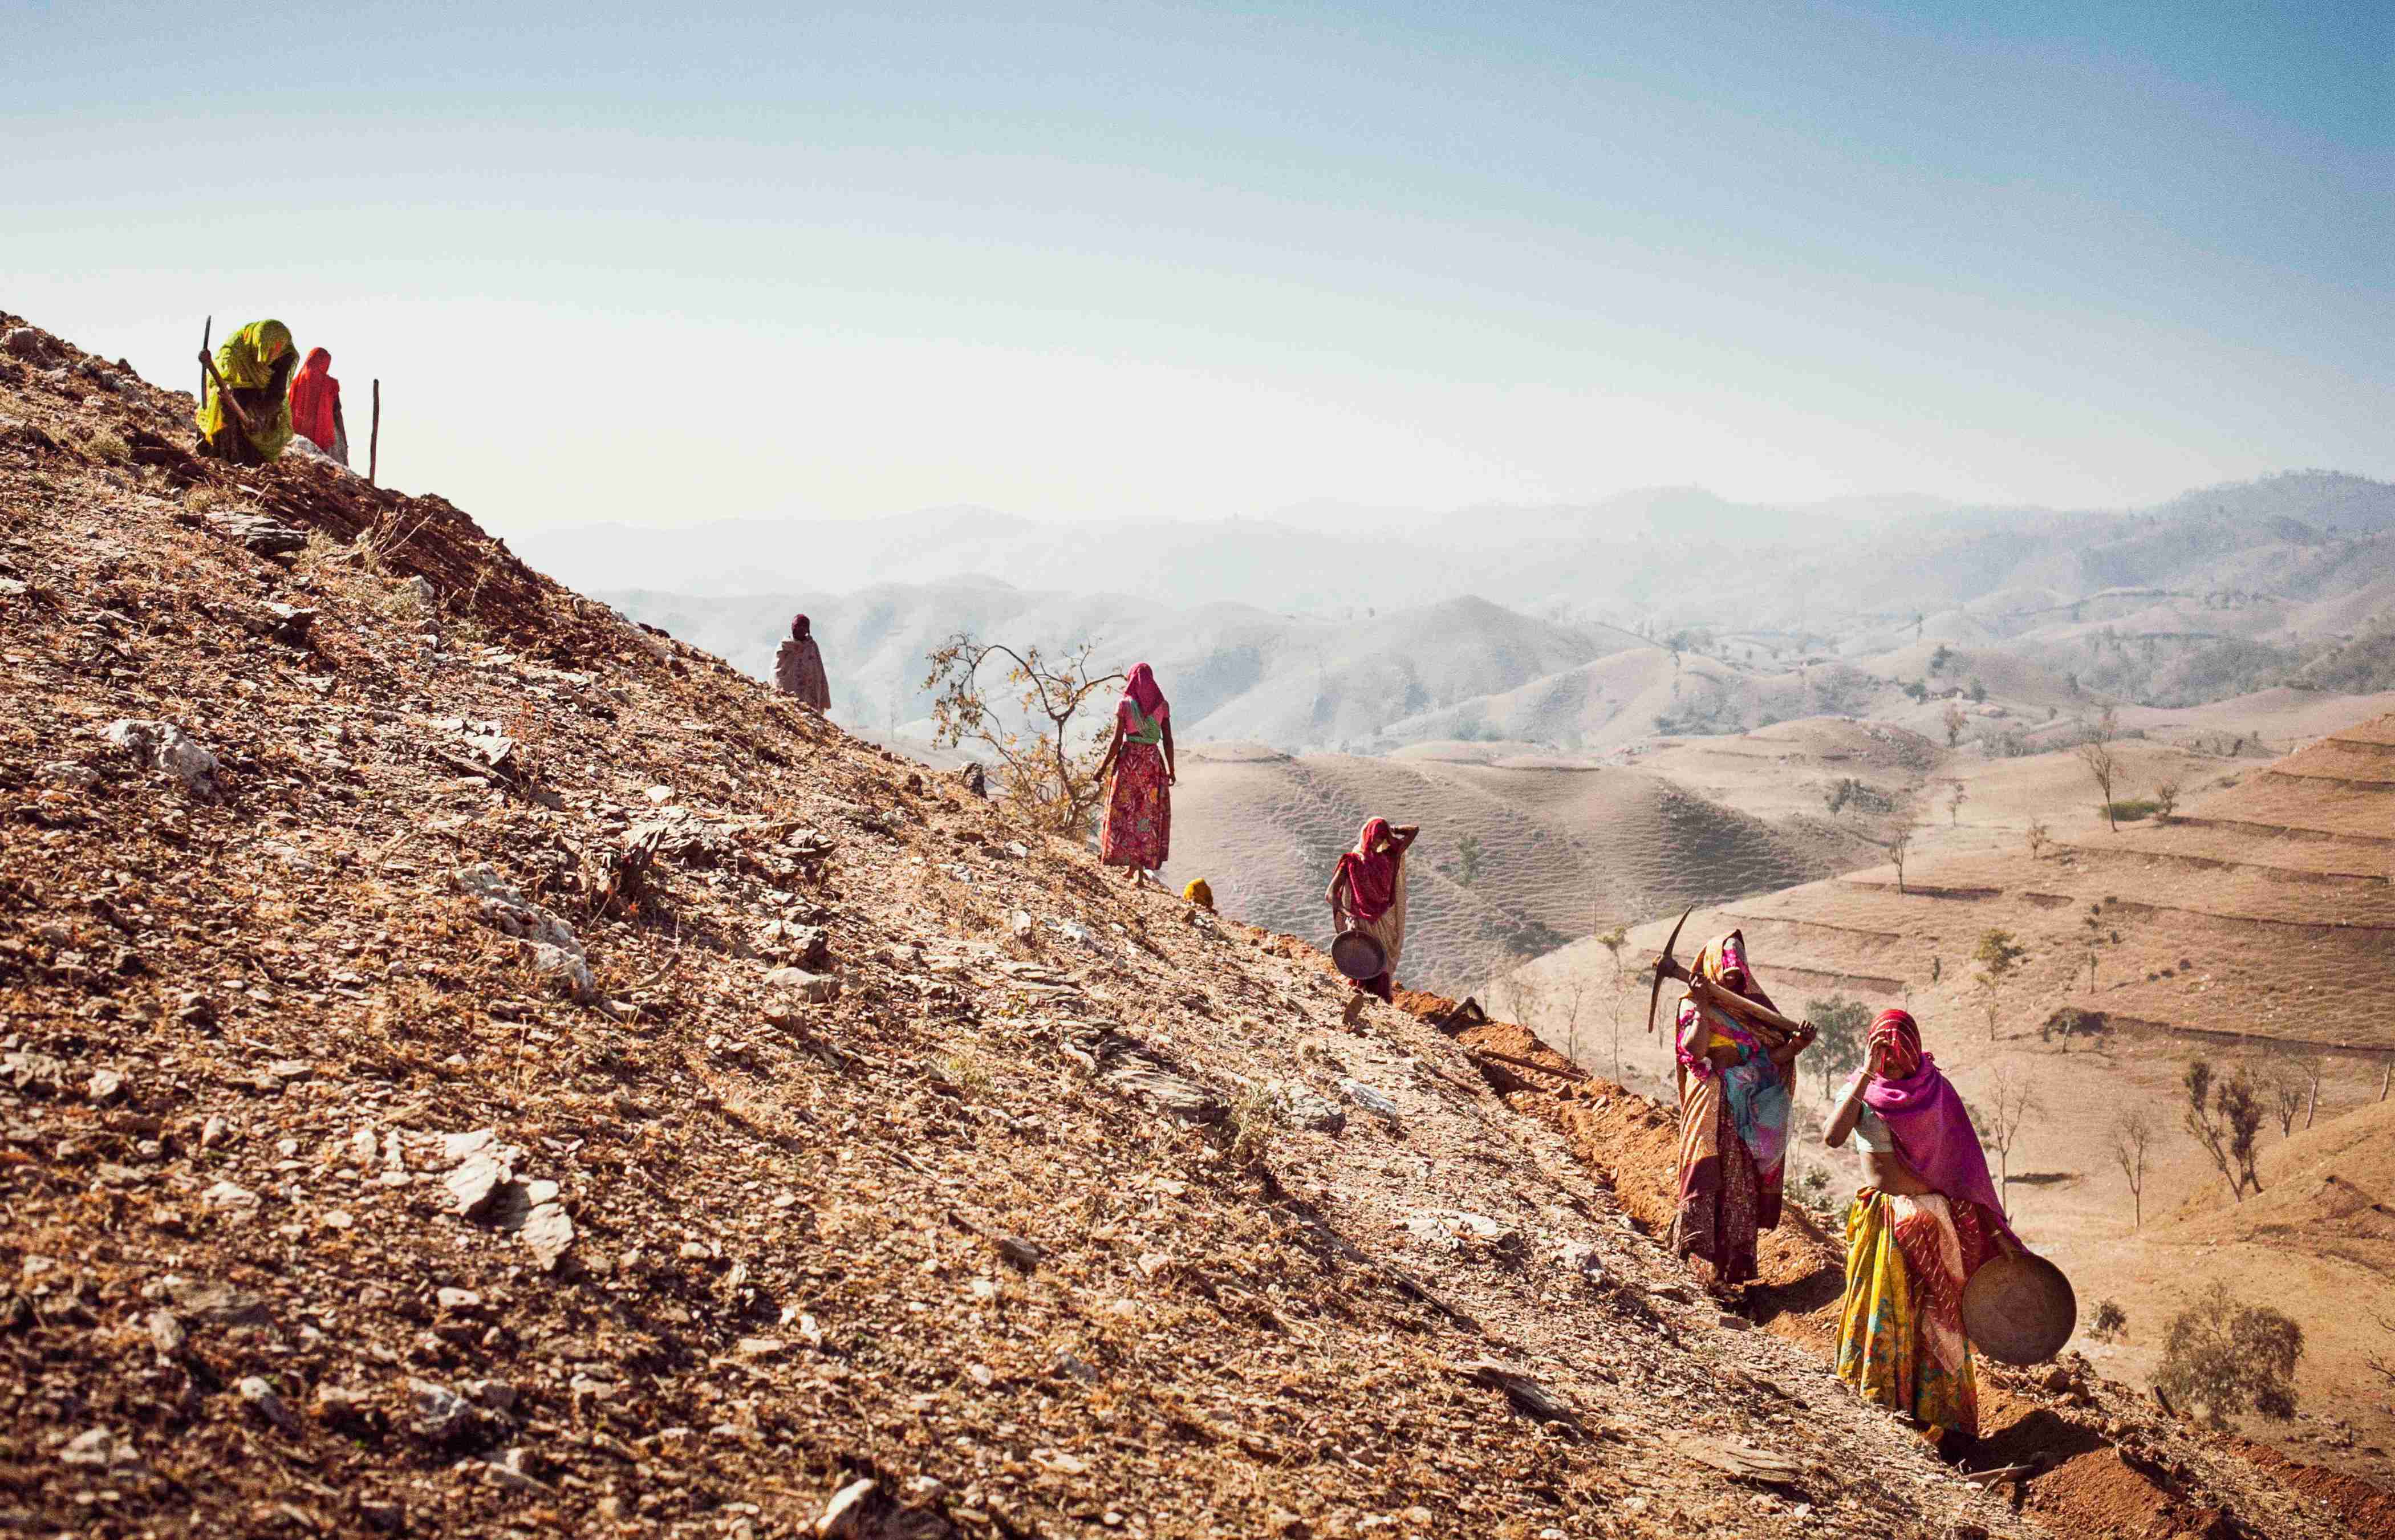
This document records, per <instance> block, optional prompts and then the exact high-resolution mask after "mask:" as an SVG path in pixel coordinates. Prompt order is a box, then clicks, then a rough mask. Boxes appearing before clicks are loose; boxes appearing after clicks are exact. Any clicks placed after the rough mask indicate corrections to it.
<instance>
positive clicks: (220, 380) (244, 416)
mask: <svg viewBox="0 0 2395 1540" xmlns="http://www.w3.org/2000/svg"><path fill="white" fill-rule="evenodd" d="M200 367H202V368H204V369H205V370H206V371H207V372H208V378H210V379H212V380H214V381H216V382H217V400H218V401H222V402H223V403H224V409H225V410H226V411H228V412H230V413H232V420H233V426H235V427H236V428H240V429H241V431H242V436H243V437H244V438H247V437H248V436H249V431H250V428H249V414H248V413H246V412H244V411H243V410H242V409H241V402H239V401H235V400H233V395H232V390H231V389H230V388H227V387H226V385H225V382H224V376H223V375H219V374H218V373H217V361H216V360H214V359H212V358H210V357H208V355H207V354H206V353H205V352H202V353H201V354H200Z"/></svg>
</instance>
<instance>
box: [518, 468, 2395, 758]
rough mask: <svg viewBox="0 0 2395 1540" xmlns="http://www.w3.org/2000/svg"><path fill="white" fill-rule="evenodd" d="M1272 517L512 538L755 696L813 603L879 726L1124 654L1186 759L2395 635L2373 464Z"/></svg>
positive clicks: (2201, 658) (2056, 678)
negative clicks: (2178, 483) (1792, 504)
mask: <svg viewBox="0 0 2395 1540" xmlns="http://www.w3.org/2000/svg"><path fill="white" fill-rule="evenodd" d="M1285 517H1286V518H1287V519H1288V520H1290V522H1278V523H1267V522H1264V521H1260V520H1220V521H1216V522H1212V523H1188V522H1184V523H1137V522H1133V521H1130V520H1122V521H1116V522H1111V523H1103V524H1078V525H1062V524H1040V523H1036V522H1034V521H1031V520H1023V519H1015V518H1009V517H1007V516H1004V515H999V514H994V513H990V512H987V511H986V510H980V509H957V508H950V509H935V510H929V511H926V512H923V513H919V514H910V515H906V516H904V517H901V518H897V519H892V520H877V521H870V522H861V523H858V522H849V523H837V522H816V523H775V522H772V521H764V520H746V521H738V522H726V523H720V524H713V525H703V526H698V527H695V528H693V529H686V530H681V531H671V532H656V531H641V530H631V529H626V528H623V527H610V528H604V529H593V530H585V531H578V532H569V533H564V534H552V535H548V536H540V537H535V538H530V539H527V540H526V541H524V542H523V545H524V546H525V547H526V550H527V554H529V555H531V556H532V557H533V558H534V559H536V560H541V561H544V562H546V563H547V564H549V565H550V566H552V567H553V568H554V569H555V570H556V571H557V572H558V573H560V575H562V576H563V577H566V578H567V579H569V580H570V581H575V582H577V583H580V584H583V585H585V586H596V587H598V588H600V589H601V591H602V592H605V593H607V594H608V597H609V598H610V599H611V601H612V602H615V603H616V604H617V605H619V606H620V607H621V608H623V609H624V610H625V611H626V612H628V613H629V614H632V615H633V616H635V617H636V618H638V619H642V620H644V621H647V622H649V623H650V624H652V625H660V626H663V627H665V628H666V629H668V630H670V631H673V632H674V633H676V634H677V635H679V636H681V637H683V638H685V639H687V640H690V641H692V642H695V643H697V644H698V645H701V646H705V647H708V648H709V649H710V650H713V651H716V652H721V653H722V654H723V655H724V656H726V657H729V658H731V659H732V660H733V661H734V662H735V663H737V664H739V665H741V666H743V667H746V668H748V669H751V670H753V671H756V672H759V673H762V672H764V670H765V668H766V666H767V665H768V663H769V661H770V659H771V657H772V653H773V648H774V643H775V641H776V640H777V639H778V638H779V637H780V636H781V635H782V634H783V631H784V629H785V627H786V625H787V617H788V615H789V613H790V612H791V611H793V610H800V609H803V610H806V611H807V612H810V613H812V614H813V615H814V617H815V620H816V629H817V632H818V634H819V635H821V636H822V637H823V638H824V643H825V649H826V653H827V659H828V661H829V664H830V667H831V671H832V679H833V690H834V694H835V697H836V700H835V706H834V715H835V716H836V717H840V719H842V720H845V721H847V722H849V723H851V724H852V725H853V726H855V727H858V728H860V729H867V730H871V731H880V732H885V733H887V732H900V733H904V732H906V731H908V728H909V724H919V723H920V719H921V718H922V717H923V716H924V714H925V712H926V710H927V709H928V699H927V698H926V697H925V696H924V695H923V694H922V693H921V691H920V683H921V679H922V675H923V666H924V665H923V657H924V654H925V653H927V652H930V651H931V650H932V648H933V647H934V646H936V645H937V644H938V643H939V641H940V640H942V639H943V638H946V636H948V635H949V634H951V633H953V632H954V631H957V630H959V629H966V630H972V631H973V632H975V633H977V634H980V635H984V636H991V637H1003V638H1008V639H1011V640H1016V641H1021V642H1037V643H1039V644H1041V645H1043V646H1054V645H1056V644H1059V643H1063V642H1069V641H1072V640H1076V639H1081V638H1091V639H1094V640H1096V641H1098V642H1099V643H1100V654H1101V660H1102V661H1103V662H1104V663H1105V665H1106V666H1109V667H1113V666H1119V665H1126V664H1129V663H1131V662H1132V661H1136V660H1138V659H1141V658H1145V659H1146V660H1147V661H1149V662H1151V663H1153V664H1155V665H1156V666H1157V668H1158V673H1159V675H1160V676H1161V677H1162V678H1164V679H1165V681H1166V688H1167V689H1168V691H1171V693H1172V695H1173V698H1174V701H1175V703H1176V710H1177V711H1178V712H1179V717H1178V721H1179V726H1180V731H1181V732H1182V734H1183V735H1184V737H1185V738H1187V739H1189V740H1191V741H1196V740H1198V739H1199V738H1222V739H1243V740H1253V741H1256V742H1259V743H1264V744H1271V745H1273V746H1274V747H1276V748H1278V749H1281V750H1284V751H1292V752H1303V751H1311V750H1317V749H1338V750H1344V751H1350V752H1359V753H1381V752H1386V751H1387V750H1389V749H1391V748H1393V747H1396V746H1398V745H1401V744H1408V743H1420V742H1430V741H1438V740H1446V739H1506V740H1515V741H1522V742H1528V743H1535V744H1545V745H1549V746H1551V747H1553V748H1555V749H1557V750H1560V751H1568V752H1580V753H1602V752H1607V751H1609V750H1613V749H1617V748H1621V747H1623V746H1626V745H1630V744H1636V743H1638V742H1640V741H1642V740H1644V739H1646V738H1647V737H1650V736H1653V735H1655V734H1656V733H1658V732H1667V733H1668V732H1682V733H1709V732H1732V731H1746V730H1750V729H1753V728H1755V727H1759V726H1763V725H1766V724H1768V723H1771V722H1774V721H1783V720H1788V719H1792V718H1796V717H1812V716H1821V715H1847V716H1860V715H1868V716H1872V717H1884V718H1887V719H1891V720H1898V721H1902V722H1905V723H1906V724H1907V725H1911V726H1915V727H1917V728H1920V729H1922V730H1924V731H1936V729H1935V725H1934V724H1935V720H1936V717H1937V715H1938V712H1937V710H1936V709H1935V708H1933V709H1931V710H1929V711H1928V712H1927V713H1926V714H1924V712H1923V710H1922V704H1921V702H1920V701H1919V699H1918V696H1919V693H1920V692H1921V691H1930V692H1932V693H1943V692H1945V691H1950V690H1953V689H1972V690H1973V691H1974V693H1975V694H1984V695H1985V696H1986V697H1988V698H1989V699H1990V700H1991V702H1992V703H1993V704H1995V705H1996V706H1997V707H1998V708H2001V709H2005V710H2009V711H2011V712H2014V713H2017V714H2019V715H2022V716H2026V717H2030V718H2031V719H2033V720H2038V721H2042V720H2044V718H2045V717H2046V716H2047V715H2048V714H2054V713H2058V714H2062V715H2070V714H2072V713H2075V712H2079V711H2084V710H2086V709H2091V708H2092V706H2093V704H2095V703H2096V702H2097V700H2099V699H2120V700H2125V701H2135V702H2143V703H2148V704H2160V705H2188V704H2200V703H2202V702H2204V701H2210V700H2217V699H2221V698H2225V697H2227V696H2230V695H2233V694H2238V693H2243V692H2246V691H2254V690H2257V689H2262V688H2267V687H2269V686H2272V685H2275V684H2278V683H2282V682H2306V683H2312V682H2317V683H2320V684H2323V685H2324V684H2326V683H2327V682H2328V681H2329V680H2330V679H2335V680H2337V681H2340V682H2341V683H2347V682H2348V681H2358V682H2353V683H2347V687H2348V688H2362V689H2368V688H2379V687H2381V686H2383V685H2384V684H2386V683H2388V682H2389V681H2388V679H2387V678H2384V675H2385V672H2386V669H2387V667H2388V661H2387V657H2386V654H2387V652H2388V649H2387V647H2386V645H2385V644H2384V642H2383V641H2378V642H2375V643H2373V642H2371V641H2368V640H2362V641H2357V638H2375V637H2377V636H2380V635H2382V634H2383V632H2384V630H2385V628H2386V625H2387V617H2388V616H2389V615H2390V614H2395V486H2389V485H2388V484H2386V483H2382V482H2376V481H2371V480H2364V479H2362V478H2360V477H2353V476H2343V475H2337V474H2333V473H2328V472H2302V473H2293V474H2289V475H2284V476H2279V477H2272V478H2269V479H2266V480H2260V481H2256V482H2250V483H2243V484H2241V485H2236V486H2227V487H2217V488H2212V489H2208V490H2205V491H2202V492H2195V493H2190V494H2186V495H2184V496H2181V497H2178V498H2176V499H2173V500H2172V501H2171V502H2169V503H2166V504H2163V505H2161V506H2159V507H2154V508H2150V509H2144V510H2139V511H2136V512H2128V513H2071V512H2056V511H2053V510H2046V509H1990V508H1971V507H1952V506H1946V505H1938V504H1936V503H1934V502H1933V501H1931V500H1929V499H1918V498H1895V499H1882V500H1870V499H1856V500H1851V501H1849V502H1847V503H1845V504H1840V505H1836V506H1833V507H1824V508H1817V509H1812V510H1805V511H1802V512H1801V513H1792V512H1791V510H1788V509H1779V508H1770V507H1760V506H1754V505H1741V504H1732V503H1728V502H1726V501H1724V500H1722V499H1720V498H1717V497H1714V496H1713V495H1712V494H1706V493H1703V492H1701V491H1698V490H1695V489H1664V490H1661V491H1654V492H1648V493H1642V494H1631V495H1628V496H1625V497H1622V498H1617V499H1614V500H1612V501H1611V502H1609V503H1607V504H1603V505H1598V506H1594V507H1562V508H1530V509H1523V508H1489V509H1479V510H1471V511H1469V512H1465V513H1459V514H1454V515H1448V516H1442V517H1438V518H1422V517H1415V518H1412V519H1406V518H1404V517H1403V516H1398V515H1394V514H1390V513H1388V512H1386V511H1385V510H1373V509H1351V508H1342V507H1335V506H1320V505H1316V506H1309V507H1303V508H1296V509H1291V510H1288V512H1287V514H1286V516H1285ZM1373 531H1380V532H1381V533H1377V534H1375V533H1371V532H1373ZM628 575H629V576H636V577H637V578H638V581H637V582H634V583H624V582H617V583H615V584H614V586H612V587H611V586H610V583H609V579H610V578H611V577H613V578H616V579H621V578H623V577H625V576H628ZM734 586H736V587H738V588H740V589H742V590H744V591H741V592H722V590H724V589H726V588H730V587H734ZM710 589H713V590H716V591H718V592H720V593H721V597H706V596H707V593H708V590H710ZM1634 632H1645V633H1647V634H1648V635H1650V636H1652V637H1655V638H1668V639H1669V640H1671V641H1672V642H1673V644H1674V645H1673V646H1671V647H1663V646H1658V645H1656V644H1655V643H1654V642H1652V641H1642V640H1641V638H1639V637H1638V636H1637V635H1634ZM2339 649H2346V651H2345V652H2343V654H2342V655H2341V656H2340V657H2339V658H2338V659H2337V660H2336V661H2335V662H2334V663H2327V662H2323V661H2322V660H2323V659H2325V658H2326V656H2327V655H2328V654H2329V653H2331V652H2336V651H2337V650H2339ZM1907 686H1910V687H1912V694H1910V695H1908V694H1907V693H1904V692H1903V691H1904V688H1905V687H1907Z"/></svg>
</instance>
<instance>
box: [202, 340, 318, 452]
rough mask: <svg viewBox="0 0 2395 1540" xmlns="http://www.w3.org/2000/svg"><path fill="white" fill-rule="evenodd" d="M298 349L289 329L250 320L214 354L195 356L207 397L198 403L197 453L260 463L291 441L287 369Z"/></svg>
mask: <svg viewBox="0 0 2395 1540" xmlns="http://www.w3.org/2000/svg"><path fill="white" fill-rule="evenodd" d="M200 363H201V365H202V367H204V368H205V370H206V371H207V376H208V391H207V399H206V400H205V401H201V402H200V410H199V414H198V415H199V422H200V453H201V454H205V455H206V456H208V457H209V458H211V459H217V460H230V461H232V463H233V464H234V465H237V466H262V465H269V464H271V463H272V462H273V461H274V460H276V459H278V458H279V457H281V455H282V454H283V451H284V448H285V447H286V446H288V445H289V444H290V442H291V397H290V389H291V370H292V367H293V366H294V365H295V364H297V363H298V350H297V349H294V348H293V347H292V345H291V328H289V327H288V326H285V325H284V324H283V322H279V321H253V322H250V323H249V324H248V325H246V326H244V327H243V328H242V329H241V330H240V331H238V332H235V333H233V335H232V336H229V337H227V338H225V340H224V346H223V347H221V348H218V349H217V351H216V356H215V357H214V358H210V357H209V356H208V355H207V354H205V353H202V354H201V355H200Z"/></svg>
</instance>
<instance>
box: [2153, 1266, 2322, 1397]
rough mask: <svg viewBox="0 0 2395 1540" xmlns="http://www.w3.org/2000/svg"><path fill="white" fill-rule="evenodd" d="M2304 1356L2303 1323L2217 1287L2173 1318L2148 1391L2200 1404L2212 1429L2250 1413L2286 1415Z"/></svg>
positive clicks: (2214, 1285)
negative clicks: (2157, 1373) (2156, 1373)
mask: <svg viewBox="0 0 2395 1540" xmlns="http://www.w3.org/2000/svg"><path fill="white" fill-rule="evenodd" d="M2303 1356H2304V1329H2303V1328H2302V1327H2301V1326H2298V1325H2296V1323H2295V1322H2294V1321H2292V1320H2290V1319H2289V1318H2287V1317H2286V1316H2284V1315H2282V1314H2281V1313H2279V1312H2278V1311H2277V1310H2271V1309H2269V1308H2268V1307H2267V1306H2261V1305H2248V1304H2245V1303H2244V1302H2243V1301H2242V1300H2240V1299H2239V1298H2238V1297H2237V1296H2235V1295H2233V1294H2231V1293H2230V1292H2229V1285H2228V1284H2226V1283H2214V1284H2213V1285H2212V1287H2210V1288H2209V1289H2206V1290H2205V1291H2204V1292H2203V1294H2202V1295H2200V1296H2197V1298H2196V1301H2195V1303H2194V1304H2192V1305H2190V1306H2189V1307H2188V1308H2187V1309H2185V1310H2181V1311H2179V1312H2178V1314H2177V1315H2175V1316H2173V1317H2172V1318H2171V1323H2170V1329H2169V1331H2168V1333H2167V1334H2166V1335H2165V1336H2164V1337H2163V1367H2162V1373H2160V1374H2159V1375H2155V1376H2154V1387H2155V1389H2159V1390H2161V1391H2162V1392H2163V1394H2164V1395H2166V1396H2169V1397H2170V1398H2171V1399H2172V1400H2174V1401H2176V1402H2178V1403H2179V1404H2180V1405H2182V1406H2202V1407H2203V1408H2204V1410H2205V1411H2206V1412H2208V1413H2209V1414H2211V1420H2212V1421H2213V1422H2214V1423H2215V1424H2219V1423H2224V1422H2226V1421H2227V1420H2228V1419H2229V1418H2230V1416H2231V1415H2235V1414H2237V1413H2240V1412H2245V1411H2249V1410H2250V1411H2255V1412H2259V1413H2261V1414H2262V1415H2264V1416H2266V1417H2281V1418H2284V1417H2292V1416H2294V1415H2296V1362H2297V1361H2299V1360H2300V1359H2302V1357H2303Z"/></svg>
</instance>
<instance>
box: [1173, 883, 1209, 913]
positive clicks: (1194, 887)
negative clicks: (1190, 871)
mask: <svg viewBox="0 0 2395 1540" xmlns="http://www.w3.org/2000/svg"><path fill="white" fill-rule="evenodd" d="M1181 896H1182V898H1183V899H1184V900H1185V901H1187V902H1190V903H1194V904H1196V905H1197V906H1198V908H1200V909H1211V908H1213V907H1214V889H1213V888H1210V887H1208V886H1207V885H1206V879H1205V878H1204V877H1197V878H1194V879H1192V881H1191V882H1190V884H1189V886H1188V887H1186V888H1183V889H1181Z"/></svg>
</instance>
